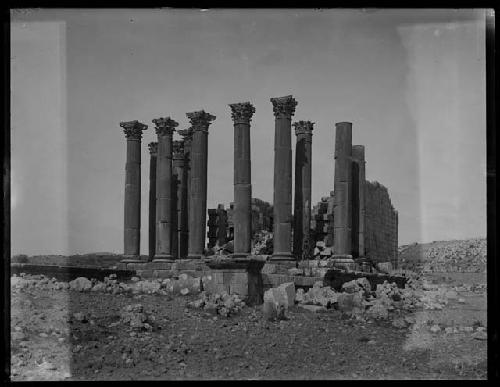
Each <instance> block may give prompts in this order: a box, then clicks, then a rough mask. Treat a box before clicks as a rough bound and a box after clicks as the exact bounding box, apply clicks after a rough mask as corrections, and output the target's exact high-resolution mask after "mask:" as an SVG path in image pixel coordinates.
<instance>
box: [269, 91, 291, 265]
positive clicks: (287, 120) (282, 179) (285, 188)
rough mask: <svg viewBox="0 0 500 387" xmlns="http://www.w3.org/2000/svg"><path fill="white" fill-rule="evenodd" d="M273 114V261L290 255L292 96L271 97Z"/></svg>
mask: <svg viewBox="0 0 500 387" xmlns="http://www.w3.org/2000/svg"><path fill="white" fill-rule="evenodd" d="M271 102H272V104H273V112H274V117H275V132H274V194H273V231H274V235H273V249H274V252H273V256H272V257H271V260H274V261H288V260H292V259H293V255H292V252H291V247H292V246H291V243H290V242H291V241H290V240H291V233H292V116H293V114H294V113H295V107H296V106H297V101H296V100H295V99H294V98H293V97H292V96H291V95H287V96H285V97H279V98H271Z"/></svg>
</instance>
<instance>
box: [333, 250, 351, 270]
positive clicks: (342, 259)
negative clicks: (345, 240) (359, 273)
mask: <svg viewBox="0 0 500 387" xmlns="http://www.w3.org/2000/svg"><path fill="white" fill-rule="evenodd" d="M332 261H333V267H336V268H338V269H345V270H348V271H352V270H354V269H355V268H356V263H355V262H354V259H352V255H349V254H334V255H333V256H332Z"/></svg>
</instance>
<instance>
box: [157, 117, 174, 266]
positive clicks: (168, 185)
mask: <svg viewBox="0 0 500 387" xmlns="http://www.w3.org/2000/svg"><path fill="white" fill-rule="evenodd" d="M153 123H154V124H155V125H156V134H157V135H158V156H157V157H158V160H157V167H156V210H157V213H156V219H157V229H156V230H157V231H156V254H155V259H154V261H171V260H172V258H173V257H172V233H173V229H172V219H173V216H174V208H173V205H172V204H173V201H172V136H173V133H174V131H175V128H176V127H177V126H178V125H179V124H178V123H177V122H175V121H174V120H172V119H171V118H170V117H166V118H158V119H154V120H153Z"/></svg>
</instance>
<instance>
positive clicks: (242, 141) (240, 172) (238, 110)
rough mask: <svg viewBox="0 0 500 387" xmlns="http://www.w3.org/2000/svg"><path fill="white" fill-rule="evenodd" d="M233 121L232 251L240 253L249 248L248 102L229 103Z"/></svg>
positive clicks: (251, 108)
mask: <svg viewBox="0 0 500 387" xmlns="http://www.w3.org/2000/svg"><path fill="white" fill-rule="evenodd" d="M229 106H230V107H231V111H232V118H233V121H234V212H233V223H234V254H233V257H242V256H246V255H248V254H250V252H251V248H252V180H251V174H252V168H251V158H250V120H251V117H252V115H253V113H254V112H255V108H254V107H253V106H252V105H251V104H250V103H249V102H244V103H238V104H231V105H229Z"/></svg>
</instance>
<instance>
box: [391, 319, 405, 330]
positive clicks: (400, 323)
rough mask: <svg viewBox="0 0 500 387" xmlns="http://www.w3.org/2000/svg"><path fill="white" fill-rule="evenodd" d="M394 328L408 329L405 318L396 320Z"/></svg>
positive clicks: (393, 323)
mask: <svg viewBox="0 0 500 387" xmlns="http://www.w3.org/2000/svg"><path fill="white" fill-rule="evenodd" d="M392 326H393V327H395V328H398V329H401V328H406V321H405V320H404V319H403V318H398V319H395V320H394V321H393V322H392Z"/></svg>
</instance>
